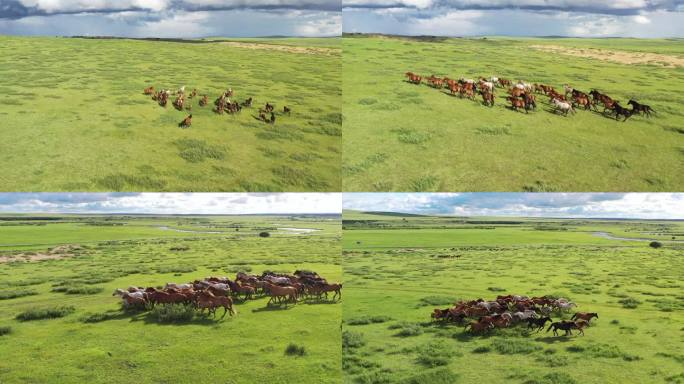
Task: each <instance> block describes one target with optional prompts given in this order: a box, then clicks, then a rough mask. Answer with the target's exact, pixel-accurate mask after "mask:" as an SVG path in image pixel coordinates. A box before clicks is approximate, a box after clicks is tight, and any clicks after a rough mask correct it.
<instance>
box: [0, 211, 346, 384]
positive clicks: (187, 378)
mask: <svg viewBox="0 0 684 384" xmlns="http://www.w3.org/2000/svg"><path fill="white" fill-rule="evenodd" d="M42 219H43V220H37V219H29V217H24V220H17V217H16V216H14V217H12V220H4V218H3V219H2V220H0V238H1V239H3V246H2V248H0V255H3V256H8V255H9V256H17V255H19V254H21V255H24V256H22V257H25V258H29V257H30V255H31V254H38V253H44V252H46V249H47V248H52V247H55V246H60V245H61V246H63V245H72V246H74V245H76V244H77V245H79V246H80V249H70V250H69V251H68V252H66V253H65V254H64V255H63V256H62V257H60V258H56V259H51V260H43V261H33V262H26V261H23V260H15V261H12V262H0V335H2V336H0V355H1V356H2V357H3V358H2V359H1V361H0V382H2V383H76V382H85V381H87V382H89V383H112V382H117V383H133V382H135V383H187V382H198V381H202V382H220V383H254V382H273V383H292V382H298V383H338V382H340V375H341V374H340V372H341V367H340V362H341V347H340V321H341V304H340V303H339V302H335V303H332V302H320V303H317V302H312V301H309V302H302V303H299V304H297V305H295V306H292V305H290V306H288V307H287V308H285V307H282V308H278V307H270V308H269V307H267V306H266V302H267V299H266V298H257V299H254V300H249V301H247V302H238V304H237V305H236V309H237V315H236V316H234V317H232V318H230V317H228V316H227V317H226V318H225V319H223V320H219V319H218V318H217V319H213V318H211V317H201V316H195V317H194V318H193V319H192V320H190V321H186V322H182V323H179V324H161V323H158V322H157V321H156V320H155V319H154V318H153V317H152V316H150V315H149V314H148V313H145V312H143V313H126V312H122V311H121V310H120V305H119V299H118V298H117V297H112V292H113V291H114V289H115V288H122V287H123V288H125V287H128V286H130V285H139V286H158V285H163V284H165V283H167V282H177V283H180V282H187V281H191V280H194V279H196V278H204V277H206V276H211V275H214V276H216V275H219V276H230V277H234V276H235V273H236V272H238V271H240V270H243V271H250V272H251V273H258V274H260V273H261V272H262V271H264V270H275V271H287V272H290V273H291V272H293V271H294V270H296V269H310V270H315V271H317V272H318V273H320V274H321V275H322V276H324V277H326V278H328V279H329V280H330V281H340V280H341V265H340V262H339V255H340V236H341V233H340V226H339V218H338V217H334V216H309V217H285V216H272V217H267V216H221V217H219V216H211V217H208V216H197V217H189V216H183V217H174V216H163V217H147V216H93V217H91V216H64V217H57V220H50V221H48V220H45V217H43V218H42ZM115 224H116V225H115ZM166 227H168V228H170V229H163V228H166ZM278 228H310V229H319V230H318V231H315V232H310V233H306V234H297V233H294V232H292V231H288V230H285V229H278ZM177 230H186V231H187V230H190V231H195V232H178V231H177ZM262 231H268V232H269V233H271V236H270V237H269V238H262V237H259V236H258V233H260V232H262ZM211 232H218V233H211ZM79 234H80V235H79ZM31 239H35V240H34V242H33V243H30V240H31ZM10 244H23V245H22V246H19V247H17V246H12V245H10ZM60 287H72V288H77V289H76V290H75V292H73V293H72V294H67V293H66V292H60V289H59V288H60ZM55 288H57V289H56V290H55ZM17 292H18V293H19V296H16V297H13V296H14V295H15V294H16V293H17ZM26 292H29V293H26ZM22 295H23V296H22ZM52 307H73V308H74V311H73V313H69V314H67V315H66V316H64V317H61V318H54V319H44V320H32V321H20V320H18V319H16V316H17V315H18V314H20V313H23V312H25V311H29V310H34V309H45V308H52ZM93 319H96V320H93ZM290 344H294V345H295V346H296V347H297V349H298V348H300V347H303V348H304V352H303V353H304V354H303V355H302V356H300V355H297V354H294V355H292V354H286V352H285V351H286V349H287V348H288V346H289V345H290Z"/></svg>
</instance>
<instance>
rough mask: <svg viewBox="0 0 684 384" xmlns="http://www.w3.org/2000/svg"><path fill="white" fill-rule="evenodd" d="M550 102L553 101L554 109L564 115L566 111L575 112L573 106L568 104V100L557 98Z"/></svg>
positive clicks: (566, 113)
mask: <svg viewBox="0 0 684 384" xmlns="http://www.w3.org/2000/svg"><path fill="white" fill-rule="evenodd" d="M552 102H553V105H555V106H556V111H561V112H563V115H564V116H567V115H568V112H572V113H575V108H573V107H572V104H570V103H568V102H565V101H561V100H558V99H553V100H552Z"/></svg>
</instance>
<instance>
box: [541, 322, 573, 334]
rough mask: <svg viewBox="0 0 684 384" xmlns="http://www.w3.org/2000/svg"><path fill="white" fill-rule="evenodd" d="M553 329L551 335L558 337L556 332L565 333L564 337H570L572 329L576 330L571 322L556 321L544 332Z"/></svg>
mask: <svg viewBox="0 0 684 384" xmlns="http://www.w3.org/2000/svg"><path fill="white" fill-rule="evenodd" d="M551 328H553V335H554V336H558V330H559V329H560V330H562V331H565V336H569V335H572V331H571V330H572V329H575V328H576V325H575V323H574V322H573V321H557V322H555V323H551V325H550V326H549V329H547V330H546V332H549V331H550V330H551Z"/></svg>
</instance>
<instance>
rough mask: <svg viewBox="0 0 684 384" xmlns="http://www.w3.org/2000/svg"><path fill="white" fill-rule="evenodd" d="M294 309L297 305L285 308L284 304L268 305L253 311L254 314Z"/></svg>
mask: <svg viewBox="0 0 684 384" xmlns="http://www.w3.org/2000/svg"><path fill="white" fill-rule="evenodd" d="M294 307H295V304H292V305H287V304H285V305H284V306H283V304H266V306H265V307H261V308H255V309H252V313H259V312H272V311H287V310H289V309H292V308H294Z"/></svg>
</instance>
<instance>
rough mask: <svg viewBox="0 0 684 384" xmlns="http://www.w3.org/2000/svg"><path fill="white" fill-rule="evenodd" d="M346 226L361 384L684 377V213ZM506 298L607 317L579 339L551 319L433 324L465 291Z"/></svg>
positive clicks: (349, 305) (368, 220)
mask: <svg viewBox="0 0 684 384" xmlns="http://www.w3.org/2000/svg"><path fill="white" fill-rule="evenodd" d="M343 231H344V236H343V266H344V276H345V300H344V304H343V369H344V372H345V380H344V381H345V382H347V383H474V382H478V383H499V382H506V383H512V384H514V383H525V384H552V383H555V384H558V383H562V384H573V383H596V384H599V383H601V384H610V383H616V384H617V383H683V382H684V369H683V367H682V362H683V361H684V355H683V354H682V348H681V346H682V342H683V341H684V333H683V332H684V328H683V324H684V314H683V312H682V311H683V310H684V306H683V305H682V303H683V302H684V296H682V283H681V282H682V280H684V267H683V265H684V264H682V256H683V255H684V243H681V242H678V241H681V240H682V239H684V224H683V223H682V222H681V221H627V220H582V219H577V220H576V219H572V220H570V219H568V220H564V219H526V218H521V219H518V218H505V219H504V218H479V217H469V218H461V217H428V216H418V215H401V214H394V215H393V214H382V215H377V214H373V213H363V212H354V211H349V212H345V213H344V218H343ZM600 232H608V233H610V234H611V235H614V236H616V237H628V238H647V239H657V240H659V241H661V242H662V244H663V246H662V248H659V249H654V248H651V247H649V241H648V240H645V241H620V240H610V239H606V238H603V237H600V236H597V235H596V234H597V233H600ZM666 240H668V241H666ZM506 294H519V295H528V296H530V297H532V296H543V295H553V296H560V297H565V298H569V299H570V300H572V301H573V302H575V303H576V304H577V308H576V311H581V312H597V313H598V314H599V318H598V319H593V320H592V321H591V322H592V324H591V326H590V327H588V328H587V329H585V336H576V335H575V334H576V332H575V333H574V334H573V336H568V337H566V336H558V337H555V336H553V333H551V332H549V333H547V332H546V328H548V326H549V324H548V323H547V324H546V328H545V329H544V330H543V331H542V332H540V333H530V332H528V331H526V330H525V325H521V326H514V327H512V328H507V329H495V330H493V331H492V332H491V333H490V334H488V335H484V336H480V335H472V334H470V333H468V332H465V331H464V330H463V326H461V325H456V324H454V323H451V324H449V323H438V322H432V321H431V318H430V314H431V312H432V311H433V309H434V308H447V307H449V306H451V305H452V303H453V302H454V301H456V300H459V299H463V300H474V299H477V298H484V299H486V300H493V299H495V298H496V297H497V295H506ZM573 312H575V310H572V311H571V312H569V313H563V314H559V313H557V312H555V313H554V314H553V315H552V316H551V317H552V318H553V319H554V321H558V320H559V319H569V318H570V316H571V314H572V313H573ZM562 334H563V332H561V335H562Z"/></svg>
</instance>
